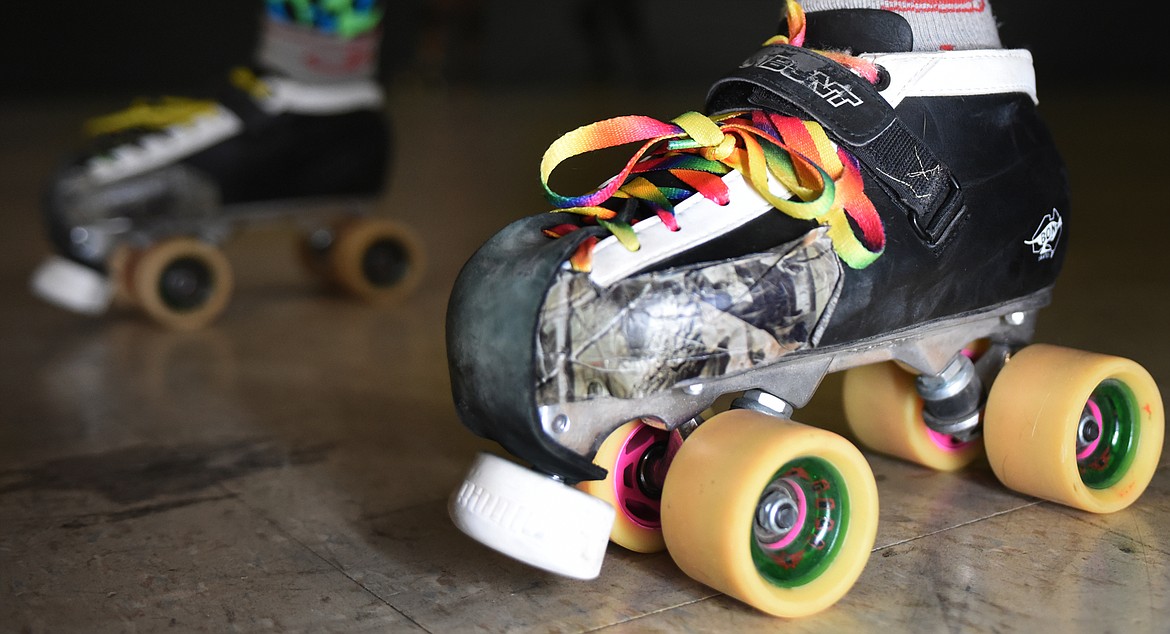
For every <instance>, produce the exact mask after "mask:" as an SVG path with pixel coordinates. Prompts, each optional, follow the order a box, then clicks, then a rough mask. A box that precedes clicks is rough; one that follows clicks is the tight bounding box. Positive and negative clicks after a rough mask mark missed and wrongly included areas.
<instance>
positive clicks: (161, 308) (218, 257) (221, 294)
mask: <svg viewBox="0 0 1170 634" xmlns="http://www.w3.org/2000/svg"><path fill="white" fill-rule="evenodd" d="M130 279H131V284H132V289H133V299H134V301H135V302H136V303H137V304H138V306H139V307H141V308H142V310H143V311H144V312H145V313H146V314H147V315H149V316H150V317H151V318H152V319H154V320H155V321H157V322H158V323H160V324H162V325H164V326H167V327H168V328H173V329H175V330H194V329H196V328H201V327H203V326H206V325H207V324H209V323H211V322H212V321H213V320H214V319H215V318H216V317H218V316H219V315H220V313H222V312H223V310H224V308H226V307H227V303H228V299H229V298H230V297H231V293H232V284H233V282H232V269H231V265H230V264H229V263H228V260H227V257H225V256H224V254H223V252H222V251H220V250H219V249H218V248H216V247H214V246H212V245H210V244H208V243H206V242H203V241H201V240H197V239H194V238H170V239H167V240H163V241H162V242H159V243H157V244H154V245H152V246H150V247H149V248H147V249H146V250H144V251H143V252H142V253H141V254H140V255H139V256H138V257H137V258H134V260H133V265H132V270H131V271H130Z"/></svg>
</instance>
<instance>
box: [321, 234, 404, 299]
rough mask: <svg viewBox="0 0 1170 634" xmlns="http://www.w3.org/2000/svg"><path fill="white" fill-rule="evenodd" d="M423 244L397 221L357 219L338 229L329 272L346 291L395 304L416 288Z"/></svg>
mask: <svg viewBox="0 0 1170 634" xmlns="http://www.w3.org/2000/svg"><path fill="white" fill-rule="evenodd" d="M423 261H424V258H423V249H422V243H421V242H420V241H419V239H418V238H416V237H415V235H414V233H413V232H411V231H409V230H408V229H407V228H406V227H404V226H402V225H399V224H398V223H396V222H392V221H390V220H385V219H380V218H356V219H353V220H351V221H349V222H346V223H344V224H342V225H341V226H339V227H338V229H337V235H336V236H335V238H334V243H333V246H332V247H331V248H330V250H329V271H330V274H331V277H332V279H333V281H334V282H336V283H337V284H338V286H340V287H341V288H342V289H343V290H345V291H346V292H348V293H350V294H352V295H354V296H356V297H358V298H361V299H363V300H366V301H371V302H383V301H397V300H399V299H401V298H402V297H404V296H406V295H408V294H410V293H411V292H412V291H414V289H415V288H416V287H417V286H418V284H419V281H420V280H421V279H422V274H423Z"/></svg>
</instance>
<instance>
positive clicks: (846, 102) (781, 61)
mask: <svg viewBox="0 0 1170 634" xmlns="http://www.w3.org/2000/svg"><path fill="white" fill-rule="evenodd" d="M749 66H754V67H756V68H759V69H761V70H767V71H771V72H773V73H779V74H781V75H783V76H784V77H787V78H788V79H791V80H792V81H794V82H796V83H798V84H801V85H803V86H804V87H806V88H808V89H809V90H811V91H813V93H815V94H816V95H817V96H818V97H820V98H821V99H824V100H825V103H827V104H829V105H830V106H832V107H834V108H840V107H841V106H860V105H862V104H863V103H865V101H864V100H862V98H861V97H858V96H857V95H855V94H853V88H852V87H851V86H847V85H845V84H842V83H840V82H837V81H834V80H833V78H831V77H829V76H828V75H827V74H825V72H824V71H822V70H819V69H816V68H801V65H800V64H799V63H797V61H796V60H794V59H792V58H791V57H789V56H787V55H785V54H784V53H778V52H776V51H761V52H759V53H757V54H755V55H753V56H751V57H749V58H748V59H747V61H745V62H744V63H743V64H740V68H748V67H749Z"/></svg>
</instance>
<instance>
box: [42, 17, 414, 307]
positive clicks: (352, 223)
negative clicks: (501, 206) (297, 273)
mask: <svg viewBox="0 0 1170 634" xmlns="http://www.w3.org/2000/svg"><path fill="white" fill-rule="evenodd" d="M269 4H270V11H271V12H270V14H269V15H268V16H267V18H266V19H265V21H264V23H263V24H264V28H265V31H264V33H263V37H262V38H261V47H260V48H259V49H258V55H257V68H258V69H261V68H262V69H264V70H253V69H250V68H238V69H236V70H234V71H232V73H231V74H230V77H229V81H227V82H225V84H226V87H225V88H224V89H223V90H222V91H220V93H219V94H218V95H217V96H216V97H215V98H212V99H191V98H177V97H165V98H162V99H156V100H151V101H142V102H140V103H136V104H134V105H133V106H131V107H130V108H128V109H126V110H124V111H122V112H118V113H114V114H111V115H107V116H102V117H97V118H94V119H91V120H90V121H89V122H88V123H87V132H88V133H89V140H88V143H87V145H86V146H85V148H84V149H83V150H82V151H80V152H79V153H78V155H77V156H76V157H74V158H72V159H70V160H68V161H67V162H66V164H65V165H64V167H63V168H61V169H60V170H59V171H58V172H57V174H56V175H55V176H54V177H53V178H52V180H51V182H50V184H49V186H48V188H47V193H46V196H45V210H44V211H45V217H46V220H47V226H48V233H49V237H50V240H51V243H52V245H53V246H54V248H55V250H56V254H55V255H54V256H52V257H50V258H49V259H48V260H47V261H46V262H44V263H43V264H42V265H41V267H40V268H39V269H38V270H37V271H36V272H35V273H34V275H33V279H32V288H33V291H34V292H35V293H36V294H38V295H39V296H41V297H43V298H45V299H47V300H49V301H51V302H53V303H56V304H58V305H61V306H63V307H66V308H70V309H73V310H75V311H78V312H82V313H90V314H100V313H103V312H105V311H106V310H107V308H108V307H109V306H110V305H111V304H112V303H114V302H116V301H118V300H121V303H125V304H128V305H133V306H137V307H138V308H141V309H142V310H143V311H145V312H146V313H147V314H148V315H149V316H150V317H152V318H154V319H155V320H156V321H158V322H159V323H161V324H164V325H166V326H168V327H172V328H177V329H189V328H198V327H201V326H204V325H206V324H208V323H209V322H211V321H212V320H214V319H215V318H216V317H217V316H218V315H219V314H220V313H221V311H222V310H223V309H224V308H225V307H226V305H227V303H228V299H229V297H230V294H231V289H232V273H231V266H230V264H229V262H228V260H227V258H226V257H225V256H224V254H223V253H222V251H221V250H220V248H219V247H220V245H222V244H223V243H224V242H225V241H226V240H228V239H229V238H230V237H231V236H232V235H233V234H234V233H235V232H236V231H237V230H238V229H241V228H243V227H246V226H251V225H255V224H261V223H263V224H268V223H272V222H275V221H279V222H292V223H293V224H294V225H295V226H297V227H298V228H299V229H301V230H302V235H303V236H304V237H303V244H302V245H301V249H302V255H303V256H304V260H305V263H306V265H307V266H308V267H309V268H310V269H311V270H313V271H315V272H318V273H321V274H322V275H323V276H324V277H325V279H326V280H327V281H328V282H330V283H332V284H334V285H336V286H338V287H339V288H340V289H341V290H344V291H348V292H350V293H352V294H354V295H356V296H358V297H361V298H363V299H369V300H380V299H386V298H391V297H397V296H399V295H401V294H402V293H405V292H407V291H409V290H410V289H411V288H412V287H413V286H414V284H415V283H416V282H417V279H418V275H419V272H420V264H421V262H420V261H419V260H420V257H421V254H420V251H419V242H418V240H417V239H415V238H414V237H413V234H412V233H411V232H410V231H408V230H406V229H405V228H404V227H401V226H400V225H398V224H397V223H395V222H392V221H390V220H388V219H384V218H379V217H376V216H375V215H374V214H372V213H371V212H372V211H373V208H374V206H375V203H376V201H377V200H378V198H379V196H381V194H382V193H383V191H384V186H385V181H386V177H387V173H388V171H389V169H390V160H391V155H392V138H391V130H390V125H389V120H388V117H387V115H386V112H385V102H384V94H383V89H382V88H381V86H380V85H379V84H378V83H377V82H376V81H375V80H374V79H373V74H374V73H373V64H374V61H375V59H376V54H377V37H378V32H377V31H376V30H371V28H370V24H369V23H368V22H369V20H370V19H374V18H375V17H377V16H375V15H367V18H368V20H367V23H358V24H356V25H352V24H351V25H350V28H351V29H354V28H357V29H360V28H363V24H364V27H365V28H366V30H365V31H364V32H362V33H359V34H357V35H354V36H352V37H349V36H346V37H341V36H339V35H337V34H335V33H332V32H329V33H327V32H325V31H323V29H322V27H321V25H320V24H312V22H311V20H312V19H314V16H316V17H315V19H317V20H318V22H320V23H323V24H324V23H327V24H330V25H333V28H340V27H338V26H337V24H336V23H337V19H336V16H334V17H333V18H329V19H328V20H326V18H327V17H328V16H324V15H317V14H314V15H313V16H309V19H310V26H305V25H303V24H298V23H295V21H292V20H291V19H290V18H289V16H287V15H285V14H284V13H283V12H284V11H286V8H284V7H282V6H279V3H269ZM297 4H298V5H300V4H305V3H297ZM334 4H335V5H336V4H337V3H334ZM358 4H360V3H358ZM366 4H369V3H366ZM335 10H340V9H336V8H335ZM350 14H351V15H353V12H352V11H351V12H350ZM323 20H324V22H322V21H323Z"/></svg>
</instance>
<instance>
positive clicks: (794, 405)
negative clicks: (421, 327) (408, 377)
mask: <svg viewBox="0 0 1170 634" xmlns="http://www.w3.org/2000/svg"><path fill="white" fill-rule="evenodd" d="M805 25H806V22H805V16H804V15H803V13H802V11H801V10H800V7H799V6H798V5H797V4H796V3H794V2H790V3H789V10H788V16H787V24H786V26H787V32H788V35H787V36H782V37H778V38H774V39H773V40H770V41H769V42H768V43H767V44H766V45H765V47H764V48H763V49H762V50H760V51H758V52H757V53H755V54H754V55H752V56H751V57H749V58H748V59H747V60H746V61H745V62H744V63H743V64H742V65H741V66H740V67H739V68H738V69H735V70H734V71H732V72H731V73H730V74H729V75H728V76H727V77H725V78H724V79H721V80H719V81H718V82H716V83H715V85H714V86H713V87H712V88H711V90H710V93H709V95H708V98H707V106H706V113H705V114H698V113H693V112H692V113H687V114H684V115H681V116H680V117H678V118H676V119H674V120H673V121H671V122H660V121H656V120H653V119H650V118H646V117H622V118H618V119H613V120H607V121H602V122H600V123H595V124H592V125H590V126H586V127H584V128H580V129H578V130H576V131H573V132H570V133H569V134H567V135H565V136H564V137H562V138H561V139H559V140H558V141H556V142H555V143H554V144H553V145H552V146H551V147H550V148H549V150H548V152H547V153H546V154H545V157H544V161H543V163H542V166H541V170H542V177H543V178H544V179H545V183H546V189H548V187H547V182H548V176H549V174H550V173H551V172H552V171H553V170H554V168H555V167H556V166H557V165H558V164H559V163H560V162H561V161H563V160H564V159H566V158H569V157H571V156H573V155H575V154H579V153H581V152H585V151H589V150H594V149H599V148H602V147H609V146H616V145H621V144H626V143H631V142H637V143H641V144H642V145H641V147H640V148H639V149H638V150H637V151H636V152H635V155H634V157H633V158H632V159H631V160H630V162H629V163H628V164H627V165H626V166H625V168H624V169H623V170H622V171H621V172H620V173H619V174H618V175H617V176H615V177H614V178H612V179H609V180H607V181H606V182H605V183H603V184H602V185H601V186H599V187H598V188H597V189H596V190H594V191H593V192H590V193H589V194H586V195H584V196H578V197H573V198H569V197H564V196H560V195H559V194H556V193H555V192H553V191H552V190H551V189H549V190H548V193H549V197H550V199H551V200H552V201H553V202H554V204H556V206H557V207H558V208H559V211H557V212H556V213H551V214H542V215H537V216H532V217H529V218H525V219H523V220H520V221H518V222H515V223H513V224H512V225H510V226H508V227H507V228H505V229H504V230H503V231H501V232H500V233H499V234H497V235H496V236H495V237H493V238H492V239H490V240H489V241H488V242H487V243H486V244H485V245H484V246H483V247H481V248H480V250H479V251H478V252H476V253H475V254H474V255H473V256H472V257H471V259H470V260H469V261H468V262H467V264H466V265H465V267H464V269H463V271H462V273H461V274H460V277H459V279H458V281H457V283H456V286H455V288H454V290H453V293H452V297H451V302H450V305H449V312H448V318H447V333H448V334H447V341H448V354H449V362H450V369H451V379H452V386H453V391H454V398H455V404H456V407H457V409H458V412H459V414H460V416H461V418H462V420H463V421H464V423H465V424H466V425H467V426H468V427H469V428H470V429H471V430H472V431H474V432H475V433H477V434H479V435H481V436H484V437H487V438H490V439H493V440H495V441H497V442H499V443H500V444H501V445H502V446H503V447H504V448H505V449H507V450H508V452H510V453H511V454H512V455H514V456H515V457H516V458H517V459H518V460H519V461H520V462H522V463H523V466H521V465H519V464H514V463H512V462H509V461H506V460H503V459H501V458H499V457H496V456H491V455H487V454H484V455H481V456H480V457H479V459H478V460H477V462H476V463H475V465H473V466H472V468H471V470H470V472H469V474H468V476H467V478H466V480H465V482H464V483H463V484H462V486H461V487H460V488H459V489H458V490H457V491H456V492H455V493H454V494H453V495H452V498H451V502H450V511H451V515H452V518H453V519H454V521H455V523H456V524H457V525H458V526H459V527H460V528H461V529H462V530H464V531H465V532H466V533H468V534H469V535H471V536H473V537H474V538H476V539H478V540H480V541H482V542H484V543H485V544H487V545H489V546H491V547H493V548H496V549H498V550H500V551H502V552H504V553H507V554H509V555H511V556H513V557H515V558H517V559H520V560H522V561H525V562H527V563H530V564H532V565H534V566H538V567H541V568H545V569H547V570H550V571H553V572H556V573H560V574H563V575H568V576H573V577H579V578H591V577H593V576H596V575H597V574H598V573H599V570H600V566H601V560H602V557H603V555H604V552H605V546H606V540H607V538H609V539H611V540H612V541H614V542H615V543H617V544H620V545H622V546H625V547H627V548H630V549H633V550H637V551H653V550H659V549H662V548H664V547H665V548H666V549H668V550H669V552H670V553H671V555H672V557H673V558H674V560H675V561H676V562H677V563H678V565H679V567H680V568H681V569H682V570H683V571H685V572H686V573H687V574H689V575H691V576H692V577H694V578H696V579H698V580H700V581H702V582H704V583H706V584H708V585H710V586H712V587H714V588H715V589H717V590H720V591H722V592H726V593H728V594H730V595H732V596H735V597H737V598H739V599H741V600H743V601H745V602H746V603H748V604H750V605H753V606H755V607H757V608H759V609H761V610H763V611H765V612H768V613H770V614H775V615H780V616H801V615H806V614H810V613H813V612H816V611H818V610H821V609H823V608H825V607H827V606H829V605H831V604H832V603H834V602H835V601H837V600H838V599H839V598H840V597H841V596H843V595H844V594H845V593H846V592H847V591H848V590H849V588H850V587H851V586H852V585H853V583H854V581H855V580H856V579H857V577H858V575H859V574H860V572H861V570H862V569H863V568H864V566H865V563H866V561H867V559H868V557H869V554H870V551H871V548H872V546H873V542H874V536H875V531H876V525H877V517H878V514H877V509H878V505H877V490H876V487H875V484H874V479H873V476H872V473H871V472H870V470H869V468H868V465H867V463H866V460H865V458H864V457H863V456H862V454H861V453H860V452H859V451H858V450H857V449H856V448H855V447H854V446H853V445H852V444H851V443H850V442H848V441H846V440H845V439H843V438H842V437H840V436H837V435H835V434H832V433H830V432H828V431H825V430H822V429H819V428H814V427H809V426H805V425H801V424H799V423H795V422H793V421H792V420H791V418H792V416H793V414H794V411H795V410H796V409H798V408H800V407H802V406H803V405H805V404H806V403H807V402H808V401H809V399H810V398H811V397H812V395H813V393H814V391H815V390H816V388H817V387H818V385H819V384H820V382H821V380H822V379H823V377H824V376H825V375H826V374H827V373H829V372H835V371H848V372H849V375H847V376H846V379H845V386H846V387H845V393H846V394H845V398H846V401H847V402H846V410H847V415H848V418H849V423H850V425H851V427H852V428H853V430H854V432H856V436H857V437H858V439H860V440H861V441H862V442H863V443H865V444H867V445H869V447H870V448H872V449H874V450H877V451H882V452H886V453H889V454H892V455H896V456H899V457H902V458H905V459H908V460H914V461H917V462H920V463H922V464H926V465H930V466H932V467H935V468H939V469H954V468H958V467H960V466H962V465H964V464H966V463H967V462H969V461H970V460H972V459H973V458H974V457H975V456H977V455H978V454H979V453H980V452H982V451H984V450H986V452H987V453H988V454H989V457H991V463H992V464H993V465H994V466H995V470H996V473H997V475H998V476H999V477H1000V479H1001V480H1002V481H1003V482H1004V484H1006V485H1007V486H1009V487H1011V488H1014V489H1017V490H1019V491H1022V492H1025V493H1028V494H1032V495H1036V496H1039V497H1044V498H1047V499H1050V500H1055V501H1058V502H1061V503H1063V504H1067V505H1070V506H1073V507H1076V508H1080V509H1085V510H1088V511H1094V512H1109V511H1114V510H1117V509H1120V508H1123V507H1124V506H1126V505H1128V504H1130V503H1131V502H1132V501H1133V500H1134V499H1136V498H1137V497H1138V495H1139V494H1140V492H1141V491H1142V490H1143V489H1144V487H1145V486H1146V485H1147V484H1148V482H1149V480H1150V478H1151V477H1152V475H1153V472H1154V468H1155V467H1156V464H1157V460H1158V457H1159V455H1160V452H1161V445H1162V433H1163V410H1162V401H1161V397H1160V395H1159V393H1158V389H1157V387H1156V385H1155V384H1154V383H1153V380H1152V379H1151V378H1150V376H1149V374H1148V373H1146V372H1145V370H1143V369H1142V368H1141V367H1140V366H1138V365H1137V364H1135V363H1133V362H1131V361H1127V360H1124V359H1118V358H1115V357H1107V356H1102V355H1094V354H1088V353H1081V352H1075V351H1070V350H1064V349H1060V348H1055V347H1051V346H1043V345H1034V346H1029V345H1027V344H1028V343H1029V342H1030V340H1031V338H1032V334H1033V330H1034V325H1035V320H1036V315H1037V311H1039V309H1041V308H1042V307H1043V306H1045V305H1046V304H1047V303H1048V302H1049V299H1050V296H1051V293H1052V289H1053V285H1054V282H1055V281H1056V278H1057V274H1058V273H1059V271H1060V268H1061V264H1062V261H1063V259H1064V256H1065V252H1066V249H1067V245H1068V235H1069V222H1070V219H1071V216H1070V210H1069V200H1068V187H1067V182H1066V174H1065V169H1064V167H1063V164H1062V161H1061V158H1060V156H1059V155H1058V153H1057V150H1056V148H1055V147H1054V145H1053V141H1052V139H1051V138H1050V136H1049V134H1048V132H1047V131H1046V128H1045V126H1044V125H1043V123H1042V122H1041V120H1040V118H1039V117H1038V114H1037V109H1036V104H1037V100H1036V91H1035V84H1034V75H1033V70H1032V61H1031V56H1030V54H1029V53H1028V52H1027V51H1023V50H1002V49H995V50H952V51H935V52H922V51H915V50H913V47H912V42H911V41H910V40H911V32H910V30H909V28H908V26H907V25H906V24H905V21H904V20H903V19H902V18H901V17H900V16H898V15H897V14H894V13H888V12H882V11H866V10H863V11H831V12H825V13H823V14H810V16H809V19H808V22H807V29H806V26H805ZM845 50H853V51H856V52H855V53H853V54H846V53H841V52H839V51H845ZM834 51H837V52H834ZM725 396H726V397H727V398H721V397H725ZM717 401H718V404H722V403H726V402H728V401H730V402H731V404H730V408H727V407H725V406H722V405H717ZM721 407H722V409H723V410H724V411H716V410H717V409H720V408H721ZM573 485H576V486H573Z"/></svg>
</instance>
